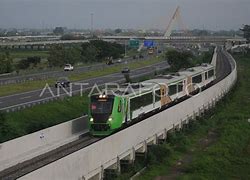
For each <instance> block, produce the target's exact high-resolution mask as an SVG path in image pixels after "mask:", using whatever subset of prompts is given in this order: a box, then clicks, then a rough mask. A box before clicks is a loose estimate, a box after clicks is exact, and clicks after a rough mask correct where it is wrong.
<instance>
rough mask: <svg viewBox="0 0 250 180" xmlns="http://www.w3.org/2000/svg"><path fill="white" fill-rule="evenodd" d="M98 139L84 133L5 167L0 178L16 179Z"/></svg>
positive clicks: (6, 179)
mask: <svg viewBox="0 0 250 180" xmlns="http://www.w3.org/2000/svg"><path fill="white" fill-rule="evenodd" d="M98 140H100V138H94V137H91V136H90V135H89V134H86V135H85V136H84V137H80V138H79V139H78V140H76V141H73V142H71V143H68V144H66V145H63V146H61V147H59V148H57V149H54V150H52V151H50V152H47V153H45V154H42V155H40V156H37V157H35V158H32V159H30V160H27V161H24V162H23V163H20V164H17V165H15V166H12V167H10V168H7V169H5V170H3V171H2V172H0V179H1V180H12V179H17V178H19V177H21V176H23V175H25V174H27V173H29V172H32V171H34V170H36V169H39V168H41V167H43V166H45V165H47V164H49V163H52V162H54V161H56V160H58V159H60V158H63V157H65V156H67V155H69V154H71V153H73V152H76V151H77V150H80V149H82V148H84V147H86V146H89V145H90V144H92V143H94V142H96V141H98Z"/></svg>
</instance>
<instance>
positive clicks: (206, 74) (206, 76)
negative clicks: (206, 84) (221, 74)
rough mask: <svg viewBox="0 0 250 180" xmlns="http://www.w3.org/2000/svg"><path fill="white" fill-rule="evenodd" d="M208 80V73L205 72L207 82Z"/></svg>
mask: <svg viewBox="0 0 250 180" xmlns="http://www.w3.org/2000/svg"><path fill="white" fill-rule="evenodd" d="M207 78H208V73H207V72H205V80H207Z"/></svg>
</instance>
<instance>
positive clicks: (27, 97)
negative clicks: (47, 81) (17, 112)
mask: <svg viewBox="0 0 250 180" xmlns="http://www.w3.org/2000/svg"><path fill="white" fill-rule="evenodd" d="M31 97H32V96H25V97H21V98H20V99H29V98H31Z"/></svg>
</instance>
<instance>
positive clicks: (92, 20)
mask: <svg viewBox="0 0 250 180" xmlns="http://www.w3.org/2000/svg"><path fill="white" fill-rule="evenodd" d="M90 18H91V36H92V37H93V36H94V32H93V24H94V13H91V14H90Z"/></svg>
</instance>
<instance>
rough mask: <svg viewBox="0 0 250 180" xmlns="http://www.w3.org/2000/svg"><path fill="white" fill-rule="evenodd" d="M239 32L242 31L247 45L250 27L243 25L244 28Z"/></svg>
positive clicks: (249, 38) (249, 39)
mask: <svg viewBox="0 0 250 180" xmlns="http://www.w3.org/2000/svg"><path fill="white" fill-rule="evenodd" d="M240 30H241V31H243V33H244V38H246V39H247V41H248V43H249V42H250V25H244V27H243V28H242V29H240Z"/></svg>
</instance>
